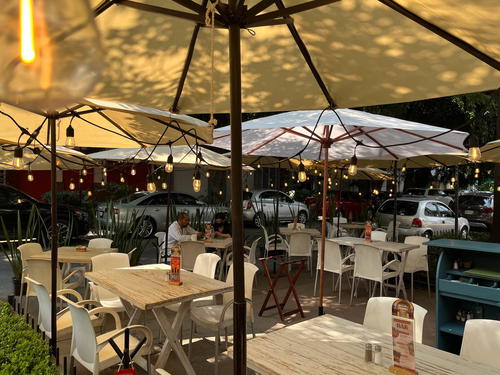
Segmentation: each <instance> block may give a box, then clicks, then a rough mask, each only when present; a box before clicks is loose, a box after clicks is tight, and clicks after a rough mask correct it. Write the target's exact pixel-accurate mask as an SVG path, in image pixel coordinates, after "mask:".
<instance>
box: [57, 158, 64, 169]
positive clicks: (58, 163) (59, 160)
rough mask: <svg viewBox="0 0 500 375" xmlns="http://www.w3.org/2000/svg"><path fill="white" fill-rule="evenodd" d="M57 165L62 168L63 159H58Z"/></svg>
mask: <svg viewBox="0 0 500 375" xmlns="http://www.w3.org/2000/svg"><path fill="white" fill-rule="evenodd" d="M56 165H57V166H58V167H60V166H62V165H63V163H62V161H61V159H57V160H56Z"/></svg>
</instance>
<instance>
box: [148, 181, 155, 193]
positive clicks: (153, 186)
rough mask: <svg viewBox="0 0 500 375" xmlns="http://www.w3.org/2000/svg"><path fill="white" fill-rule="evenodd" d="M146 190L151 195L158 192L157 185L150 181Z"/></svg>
mask: <svg viewBox="0 0 500 375" xmlns="http://www.w3.org/2000/svg"><path fill="white" fill-rule="evenodd" d="M146 189H147V191H148V192H150V193H154V192H155V191H156V185H155V183H154V182H153V181H149V182H148V184H147V185H146Z"/></svg>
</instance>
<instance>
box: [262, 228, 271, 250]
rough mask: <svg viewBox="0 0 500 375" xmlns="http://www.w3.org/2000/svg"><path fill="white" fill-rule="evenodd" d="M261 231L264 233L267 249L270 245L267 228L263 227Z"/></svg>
mask: <svg viewBox="0 0 500 375" xmlns="http://www.w3.org/2000/svg"><path fill="white" fill-rule="evenodd" d="M260 229H262V232H264V241H265V244H266V247H267V246H268V245H269V235H268V234H267V230H266V228H264V227H263V226H261V227H260Z"/></svg>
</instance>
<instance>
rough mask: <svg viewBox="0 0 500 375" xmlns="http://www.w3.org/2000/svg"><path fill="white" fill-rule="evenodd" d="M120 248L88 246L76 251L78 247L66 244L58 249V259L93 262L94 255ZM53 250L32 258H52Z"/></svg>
mask: <svg viewBox="0 0 500 375" xmlns="http://www.w3.org/2000/svg"><path fill="white" fill-rule="evenodd" d="M117 250H118V249H114V248H109V249H107V248H104V249H101V248H90V247H88V248H87V251H76V247H71V246H65V247H60V248H58V249H57V261H58V262H59V263H81V264H91V263H92V257H95V256H96V255H101V254H106V253H116V251H117ZM51 257H52V251H51V250H49V251H44V252H42V253H39V254H35V255H32V256H31V257H30V259H51Z"/></svg>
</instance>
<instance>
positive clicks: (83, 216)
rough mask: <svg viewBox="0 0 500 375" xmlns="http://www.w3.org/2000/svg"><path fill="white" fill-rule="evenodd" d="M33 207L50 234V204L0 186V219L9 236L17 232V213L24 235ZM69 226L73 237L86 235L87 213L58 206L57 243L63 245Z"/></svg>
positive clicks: (5, 186)
mask: <svg viewBox="0 0 500 375" xmlns="http://www.w3.org/2000/svg"><path fill="white" fill-rule="evenodd" d="M33 206H36V207H37V209H38V212H39V213H40V218H41V219H42V220H43V223H44V225H45V228H47V230H48V232H49V233H50V229H51V213H50V204H48V203H44V202H41V201H39V200H37V199H35V198H33V197H31V196H29V195H27V194H26V193H23V192H22V191H19V190H17V189H15V188H13V187H12V186H8V185H0V217H2V219H3V221H4V223H5V226H6V228H7V231H8V232H9V234H10V235H12V234H13V233H16V232H17V217H18V212H19V215H20V217H21V227H22V229H23V233H25V231H26V225H27V223H28V220H29V216H30V214H31V212H32V209H33V208H32V207H33ZM70 224H71V225H72V228H73V231H72V235H73V236H80V235H84V234H87V232H88V229H89V227H88V215H87V213H85V212H82V211H80V210H78V209H75V208H71V207H67V206H58V207H57V225H58V228H59V243H64V241H65V240H66V239H67V238H68V236H69V235H70V233H69V229H70ZM0 237H4V234H3V230H1V229H0Z"/></svg>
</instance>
